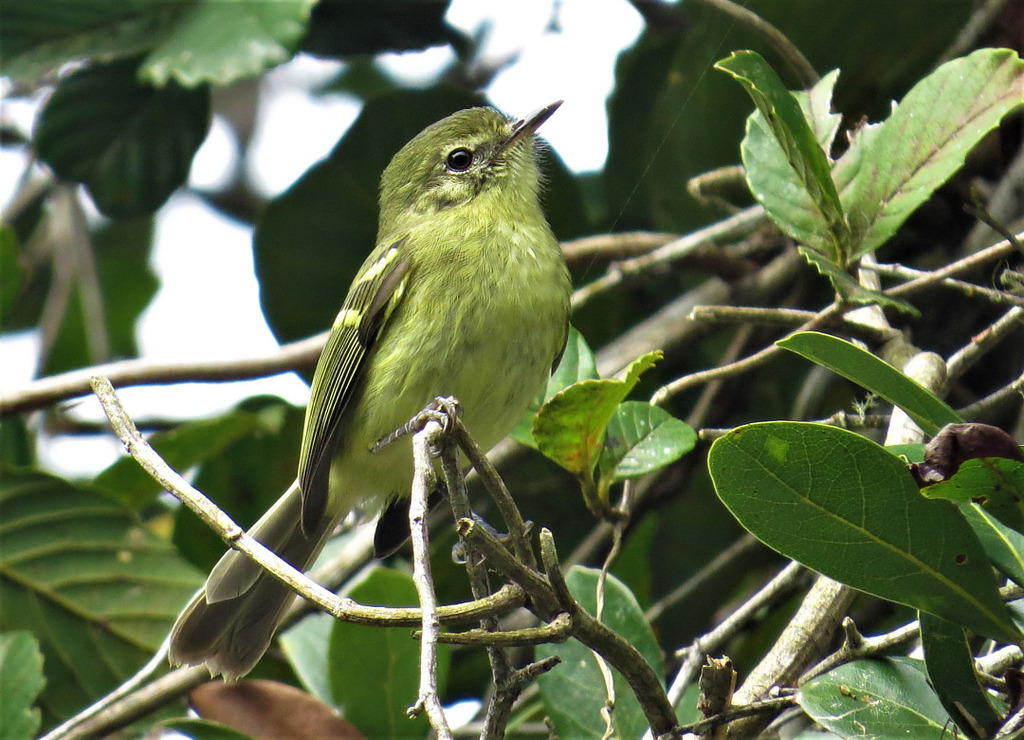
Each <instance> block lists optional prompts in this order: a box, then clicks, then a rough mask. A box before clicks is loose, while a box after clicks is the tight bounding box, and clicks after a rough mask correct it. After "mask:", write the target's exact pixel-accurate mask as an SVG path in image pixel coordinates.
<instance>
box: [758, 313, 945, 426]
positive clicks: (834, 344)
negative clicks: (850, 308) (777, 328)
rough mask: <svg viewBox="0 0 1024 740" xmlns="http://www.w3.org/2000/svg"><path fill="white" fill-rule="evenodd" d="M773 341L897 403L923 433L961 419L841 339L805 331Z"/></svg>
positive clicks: (938, 400) (881, 362)
mask: <svg viewBox="0 0 1024 740" xmlns="http://www.w3.org/2000/svg"><path fill="white" fill-rule="evenodd" d="M776 344H777V345H779V346H780V347H782V348H783V349H788V350H789V351H790V352H795V353H796V354H798V355H800V356H801V357H806V358H807V359H808V360H810V361H811V362H814V363H817V364H818V365H821V366H823V367H827V368H828V369H829V370H832V371H833V372H835V373H838V374H839V375H842V376H843V377H844V378H847V379H849V380H852V381H853V382H854V383H857V384H858V385H860V386H861V387H863V388H866V389H867V390H869V391H871V392H872V393H874V394H875V395H878V396H881V397H882V398H884V399H885V400H886V401H888V402H889V403H891V404H894V405H896V406H899V407H900V408H901V409H903V410H904V411H905V412H907V415H908V416H909V417H910V418H911V419H913V420H914V422H915V423H916V424H917V425H918V426H920V427H921V429H922V430H924V433H925V434H928V435H934V434H935V433H936V432H938V431H939V430H940V429H941V428H942V427H944V426H945V425H946V424H955V423H957V422H961V421H963V418H961V416H960V415H959V414H958V413H957V412H956V411H954V410H953V409H951V408H950V407H949V405H948V404H947V403H946V402H945V401H943V400H942V399H941V398H939V397H938V396H936V395H935V394H934V393H932V392H931V391H929V390H928V389H927V388H924V387H922V386H921V385H919V384H918V383H915V382H914V381H913V380H911V379H910V378H908V377H907V376H906V375H904V374H903V373H901V372H900V371H899V370H897V369H896V368H894V367H893V366H892V365H890V364H889V363H887V362H885V361H884V360H880V359H879V358H877V357H875V356H874V355H873V354H871V353H870V352H868V351H867V350H863V349H861V348H860V347H858V346H857V345H855V344H853V343H852V342H847V341H846V340H845V339H839V338H838V337H833V336H831V335H829V334H822V333H821V332H816V331H805V332H799V333H797V334H792V335H790V336H788V337H786V338H785V339H780V340H779V341H778V342H776Z"/></svg>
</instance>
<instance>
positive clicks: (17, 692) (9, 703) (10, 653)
mask: <svg viewBox="0 0 1024 740" xmlns="http://www.w3.org/2000/svg"><path fill="white" fill-rule="evenodd" d="M44 683H45V679H44V678H43V655H42V653H40V652H39V643H38V642H37V641H36V639H35V637H33V636H32V634H31V633H30V632H3V633H0V697H3V700H2V701H0V727H2V728H3V734H4V737H5V738H10V739H11V740H28V739H29V738H33V737H35V735H36V732H38V731H39V725H40V723H41V721H42V717H41V716H40V713H39V710H38V709H36V708H35V706H34V704H35V700H36V697H37V696H38V695H39V692H40V691H41V690H42V688H43V684H44Z"/></svg>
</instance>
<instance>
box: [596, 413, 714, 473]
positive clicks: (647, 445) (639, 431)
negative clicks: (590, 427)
mask: <svg viewBox="0 0 1024 740" xmlns="http://www.w3.org/2000/svg"><path fill="white" fill-rule="evenodd" d="M696 444H697V433H696V432H695V431H693V427H691V426H690V425H689V424H687V423H686V422H684V421H680V420H679V419H677V418H675V417H674V416H672V414H670V413H669V412H667V411H665V409H662V408H659V407H658V406H652V405H651V404H649V403H645V402H643V401H625V402H623V403H621V404H619V407H618V408H617V409H615V415H614V416H612V418H611V420H610V421H609V422H608V428H607V431H606V433H605V439H604V446H603V447H602V448H601V458H600V466H601V483H602V485H604V484H605V481H607V482H608V485H610V484H611V483H614V482H617V481H622V480H626V479H627V478H638V477H640V476H641V475H646V474H647V473H650V472H652V471H654V470H657V469H659V468H663V467H665V466H666V465H669V464H670V463H673V462H675V461H676V460H678V459H679V458H680V457H682V456H683V455H685V454H686V453H687V452H689V451H690V450H692V449H693V448H694V445H696Z"/></svg>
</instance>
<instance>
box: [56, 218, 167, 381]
mask: <svg viewBox="0 0 1024 740" xmlns="http://www.w3.org/2000/svg"><path fill="white" fill-rule="evenodd" d="M152 240H153V219H151V218H137V219H125V220H119V221H109V222H106V223H105V224H103V225H102V226H101V227H100V228H98V229H97V230H96V231H95V232H94V233H93V234H92V240H91V249H92V255H91V259H92V260H93V261H94V262H95V269H96V277H97V282H98V286H94V284H91V283H87V282H85V281H84V280H83V279H82V272H81V271H76V272H75V280H76V284H75V288H74V291H73V292H72V295H71V298H70V300H69V301H68V303H67V306H66V309H65V312H64V315H63V317H62V320H61V323H60V328H59V330H58V332H57V335H56V336H55V337H54V338H53V340H52V344H51V345H50V346H49V347H44V352H45V356H44V358H43V362H42V372H43V373H44V374H48V375H52V374H55V373H60V372H64V371H66V370H72V369H74V368H78V367H84V366H86V365H91V364H94V363H97V362H102V361H107V360H110V359H112V358H117V357H135V356H136V355H137V354H138V347H137V344H136V341H135V325H136V322H137V320H138V318H139V316H141V315H142V312H143V311H144V310H145V309H146V307H147V306H148V305H149V303H150V301H151V300H152V299H153V296H154V295H156V291H157V288H158V287H159V282H158V280H157V278H156V276H155V274H154V273H153V269H152V267H151V266H150V262H149V258H150V251H151V246H152ZM69 248H71V249H74V247H69ZM81 248H82V249H88V248H90V247H89V246H83V247H81ZM67 256H69V257H76V258H80V259H89V258H90V257H89V256H81V257H79V256H78V255H74V254H71V255H67ZM72 269H74V268H72ZM94 287H98V289H99V290H98V294H95V295H94V294H93V293H94V292H95V291H94V290H93V288H94ZM87 291H88V292H89V295H88V296H85V295H84V294H85V293H86V292H87ZM85 301H90V302H93V301H94V302H96V303H98V304H99V306H100V307H101V309H102V314H101V315H102V317H103V319H104V321H105V322H106V323H105V325H103V326H101V327H96V326H91V325H89V326H87V322H86V315H85V312H84V309H83V304H84V302H85ZM96 332H102V333H103V334H104V335H105V337H106V340H107V343H108V345H109V356H99V355H97V352H96V347H95V345H94V343H93V341H92V340H91V337H92V336H93V335H94V333H96Z"/></svg>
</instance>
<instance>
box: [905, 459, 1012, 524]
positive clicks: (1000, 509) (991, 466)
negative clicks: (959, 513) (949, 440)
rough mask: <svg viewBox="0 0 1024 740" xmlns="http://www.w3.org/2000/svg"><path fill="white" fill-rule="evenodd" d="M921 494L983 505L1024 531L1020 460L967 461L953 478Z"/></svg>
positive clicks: (1003, 520)
mask: <svg viewBox="0 0 1024 740" xmlns="http://www.w3.org/2000/svg"><path fill="white" fill-rule="evenodd" d="M921 493H922V494H924V495H925V496H927V497H928V498H941V499H945V500H946V501H955V502H956V503H958V504H969V503H972V502H973V503H979V504H981V505H982V506H983V507H984V509H985V511H987V512H989V513H990V514H993V515H994V516H995V517H996V518H997V519H999V521H1001V522H1002V523H1003V524H1005V525H1006V526H1008V527H1012V528H1013V529H1015V530H1017V531H1018V532H1024V508H1022V506H1024V463H1021V462H1019V461H1017V460H1009V459H1007V458H997V457H988V458H982V459H975V460H967V461H966V462H964V463H963V464H962V465H961V466H960V469H959V470H957V472H956V473H955V474H954V475H953V477H952V478H950V479H948V480H944V481H942V482H941V483H936V484H935V485H933V486H927V487H925V488H923V489H921Z"/></svg>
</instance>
